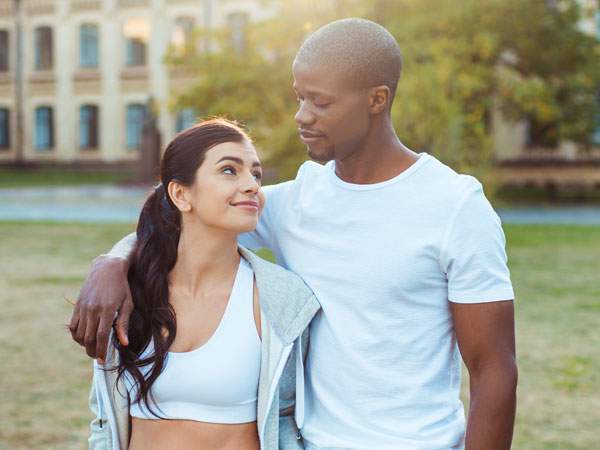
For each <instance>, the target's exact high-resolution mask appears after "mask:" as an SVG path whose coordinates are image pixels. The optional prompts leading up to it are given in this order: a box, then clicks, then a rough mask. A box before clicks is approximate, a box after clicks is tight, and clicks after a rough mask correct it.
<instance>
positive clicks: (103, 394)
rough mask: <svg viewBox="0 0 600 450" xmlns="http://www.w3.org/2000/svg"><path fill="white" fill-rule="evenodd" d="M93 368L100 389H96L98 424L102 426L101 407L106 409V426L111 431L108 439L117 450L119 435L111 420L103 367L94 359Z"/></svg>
mask: <svg viewBox="0 0 600 450" xmlns="http://www.w3.org/2000/svg"><path fill="white" fill-rule="evenodd" d="M94 370H95V371H96V375H98V385H97V389H98V387H99V388H100V389H98V391H99V395H98V405H99V406H98V412H99V413H100V425H101V428H102V412H103V409H106V417H107V422H108V426H109V427H110V431H111V433H110V439H111V444H112V449H113V450H118V449H119V448H120V443H119V436H118V435H117V427H116V426H115V423H114V420H113V419H114V417H113V413H114V412H113V411H112V409H111V408H110V405H111V402H110V394H109V393H108V387H107V384H106V373H105V371H104V369H103V368H102V366H101V365H100V364H98V363H97V362H96V361H94ZM100 405H102V406H100ZM104 405H107V407H106V408H103V406H104Z"/></svg>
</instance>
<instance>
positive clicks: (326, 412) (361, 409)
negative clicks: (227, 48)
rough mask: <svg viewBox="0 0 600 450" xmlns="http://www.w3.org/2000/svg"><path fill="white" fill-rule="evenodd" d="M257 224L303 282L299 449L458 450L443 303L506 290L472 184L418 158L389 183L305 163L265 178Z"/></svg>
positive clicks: (257, 238)
mask: <svg viewBox="0 0 600 450" xmlns="http://www.w3.org/2000/svg"><path fill="white" fill-rule="evenodd" d="M265 193H266V196H267V204H266V207H265V210H264V212H263V215H262V217H261V220H260V223H259V226H258V227H257V230H256V231H255V232H253V233H251V234H247V235H244V236H242V238H241V243H242V244H243V245H246V246H248V247H250V248H259V247H268V248H270V249H271V250H272V251H273V253H274V254H275V255H276V257H277V261H278V263H279V264H281V265H283V266H285V267H287V268H289V269H291V270H293V271H294V272H296V273H297V274H299V275H300V276H301V277H302V278H303V279H304V280H305V281H306V283H307V284H308V285H309V286H310V287H311V288H312V289H313V291H314V292H315V294H316V296H317V298H318V299H319V301H320V302H321V305H322V307H323V308H322V311H321V312H320V313H319V314H318V315H317V316H316V318H315V319H314V321H313V323H312V324H311V328H310V339H311V341H310V351H309V354H308V360H307V367H306V411H305V422H304V427H303V429H302V435H303V436H304V438H305V440H306V442H307V445H308V448H314V449H353V450H354V449H356V450H388V449H389V450H409V449H410V450H417V449H418V450H421V449H423V450H432V449H450V448H460V447H461V445H462V440H463V436H464V432H465V417H464V408H463V405H462V403H461V401H460V399H459V391H460V367H461V359H460V354H459V352H458V348H457V345H456V340H455V335H454V332H453V327H452V317H451V314H450V309H449V304H448V301H452V302H460V303H481V302H489V301H500V300H511V299H513V298H514V294H513V289H512V286H511V282H510V276H509V271H508V268H507V265H506V253H505V250H504V245H505V238H504V234H503V232H502V228H501V225H500V220H499V218H498V216H497V215H496V213H495V212H494V210H493V209H492V207H491V205H490V204H489V202H488V201H487V200H486V198H485V196H484V194H483V191H482V187H481V184H480V183H479V182H478V181H477V180H476V179H475V178H473V177H470V176H466V175H459V174H457V173H456V172H454V171H453V170H452V169H450V168H449V167H447V166H445V165H444V164H442V163H441V162H439V161H438V160H437V159H435V158H434V157H432V156H430V155H428V154H426V153H423V154H421V156H420V158H419V159H418V161H417V162H416V163H414V164H413V165H412V166H411V167H409V168H408V169H407V170H405V171H404V172H402V173H401V174H399V175H398V176H396V177H395V178H393V179H390V180H387V181H384V182H381V183H376V184H370V185H357V184H350V183H347V182H344V181H343V180H341V179H340V178H338V177H337V176H336V174H335V163H334V162H330V163H328V164H326V165H325V166H321V165H319V164H317V163H314V162H306V163H305V164H303V165H302V167H301V168H300V170H299V171H298V175H297V177H296V179H295V180H293V181H288V182H286V183H282V184H278V185H274V186H267V187H265Z"/></svg>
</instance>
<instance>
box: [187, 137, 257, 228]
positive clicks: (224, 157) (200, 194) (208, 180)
mask: <svg viewBox="0 0 600 450" xmlns="http://www.w3.org/2000/svg"><path fill="white" fill-rule="evenodd" d="M261 178H262V168H261V165H260V160H259V159H258V155H257V154H256V150H255V149H254V146H253V145H252V144H251V143H250V142H239V143H238V142H226V143H223V144H219V145H216V146H214V147H213V148H211V149H210V150H208V151H207V152H206V154H205V157H204V162H203V163H202V165H201V166H200V167H199V168H198V171H197V172H196V179H195V182H194V184H193V185H192V186H190V187H189V188H187V189H186V190H187V195H186V197H187V198H188V201H189V204H190V206H191V208H190V210H189V211H187V212H184V216H185V215H187V216H188V217H189V216H190V215H191V217H189V218H191V219H192V220H194V221H196V220H198V221H200V222H201V223H202V224H203V225H205V226H207V227H210V228H214V229H220V230H224V231H230V232H233V233H236V234H239V233H244V232H247V231H252V230H254V229H255V228H256V225H257V224H258V218H259V216H260V213H261V212H262V210H263V207H264V203H265V197H264V194H263V192H262V189H261ZM184 220H185V219H184Z"/></svg>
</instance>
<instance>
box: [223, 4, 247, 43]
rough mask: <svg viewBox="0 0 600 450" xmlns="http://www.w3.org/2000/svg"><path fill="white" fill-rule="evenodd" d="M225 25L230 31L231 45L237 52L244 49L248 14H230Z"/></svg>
mask: <svg viewBox="0 0 600 450" xmlns="http://www.w3.org/2000/svg"><path fill="white" fill-rule="evenodd" d="M227 25H228V27H229V29H230V30H231V43H232V45H233V48H234V49H235V50H237V51H238V52H243V51H244V49H245V48H246V33H247V29H248V14H246V13H244V12H236V13H231V14H229V15H228V16H227Z"/></svg>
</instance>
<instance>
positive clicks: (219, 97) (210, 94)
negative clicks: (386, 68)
mask: <svg viewBox="0 0 600 450" xmlns="http://www.w3.org/2000/svg"><path fill="white" fill-rule="evenodd" d="M267 3H269V4H273V3H274V4H275V6H277V7H278V10H279V13H278V14H277V15H276V16H275V17H274V18H273V19H271V20H268V21H266V22H261V23H257V24H251V25H250V26H249V28H248V30H247V45H246V49H245V50H244V51H242V52H240V51H236V50H235V49H234V48H233V47H232V43H231V40H230V39H229V36H228V33H227V32H226V30H222V31H221V32H219V33H213V34H212V35H211V42H212V43H213V44H214V45H213V47H212V48H213V50H212V51H210V52H202V53H200V54H197V55H196V56H193V57H185V58H171V59H170V61H171V63H172V64H174V65H182V66H186V67H187V68H189V69H191V70H194V71H195V73H198V78H197V82H196V83H195V84H194V85H193V87H192V88H191V89H189V90H188V91H186V92H185V93H184V94H183V95H181V96H180V97H179V98H178V99H177V104H178V106H179V107H184V106H192V107H194V108H195V109H196V111H197V112H198V114H199V115H202V116H205V115H226V116H228V117H232V118H235V119H237V120H240V121H241V122H243V123H245V124H247V126H248V128H249V129H250V132H251V133H252V135H253V136H254V137H255V140H256V143H257V145H258V147H259V148H261V149H262V150H263V152H264V156H265V157H266V160H267V164H269V165H271V166H273V167H275V168H276V169H277V171H278V174H279V176H280V177H281V178H289V177H292V176H293V175H294V174H295V170H296V168H297V166H298V164H299V163H300V162H301V161H302V160H304V159H305V158H306V151H305V149H304V146H303V145H302V144H301V143H300V141H299V140H298V137H297V130H296V125H295V123H294V113H295V110H296V103H295V98H294V94H293V91H292V88H291V86H292V76H291V63H292V61H293V58H294V55H295V53H296V51H297V49H298V48H299V46H300V45H301V43H302V40H303V39H304V37H305V36H306V35H307V34H308V33H309V32H310V31H312V30H314V29H316V28H317V27H319V26H320V25H322V24H324V23H326V22H328V21H331V20H335V19H337V18H340V17H349V16H361V17H365V18H370V19H373V20H375V21H377V22H378V23H381V24H382V25H384V26H385V27H386V28H387V29H388V30H390V32H391V33H392V34H393V35H394V36H395V37H396V39H397V40H398V42H399V43H400V47H401V49H402V52H403V58H404V69H403V74H402V77H401V80H400V86H399V89H398V92H397V94H396V99H395V103H394V107H393V119H394V125H395V127H396V130H397V131H398V135H399V136H400V138H401V139H402V140H403V142H405V143H406V144H407V145H408V146H410V147H411V148H413V149H415V150H417V151H428V152H430V153H433V154H435V155H437V156H438V157H440V158H441V159H443V160H444V161H446V162H448V163H450V164H452V165H453V166H454V167H456V168H457V169H459V170H465V171H470V172H475V173H478V174H479V175H482V173H483V172H485V170H486V169H487V168H488V167H489V163H490V161H491V160H492V144H491V133H492V130H491V116H492V114H493V111H502V114H503V115H505V116H506V117H509V118H522V117H527V118H530V119H531V120H532V121H535V123H537V124H540V125H541V126H542V127H544V126H545V127H546V128H545V129H547V130H548V133H554V136H551V137H552V139H554V140H562V139H567V140H571V141H574V142H576V143H578V144H580V146H581V147H582V148H588V147H589V146H590V144H591V141H590V139H591V136H592V131H593V128H594V119H595V117H597V114H598V112H597V111H598V110H597V108H598V105H597V92H598V86H600V64H598V61H599V60H600V58H599V57H600V50H599V43H598V40H597V39H596V38H595V36H590V35H588V34H586V33H584V32H583V31H582V30H581V29H580V28H579V26H578V23H580V20H581V19H582V18H583V17H585V15H586V14H591V13H593V11H589V10H585V9H584V8H583V7H582V6H580V5H579V2H577V1H575V0H571V1H567V0H563V1H554V2H550V1H548V0H461V1H460V2H455V1H449V0H376V1H369V2H367V1H364V0H337V1H329V2H327V1H314V0H313V1H300V0H293V1H292V0H287V1H283V0H282V1H275V2H267Z"/></svg>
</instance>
